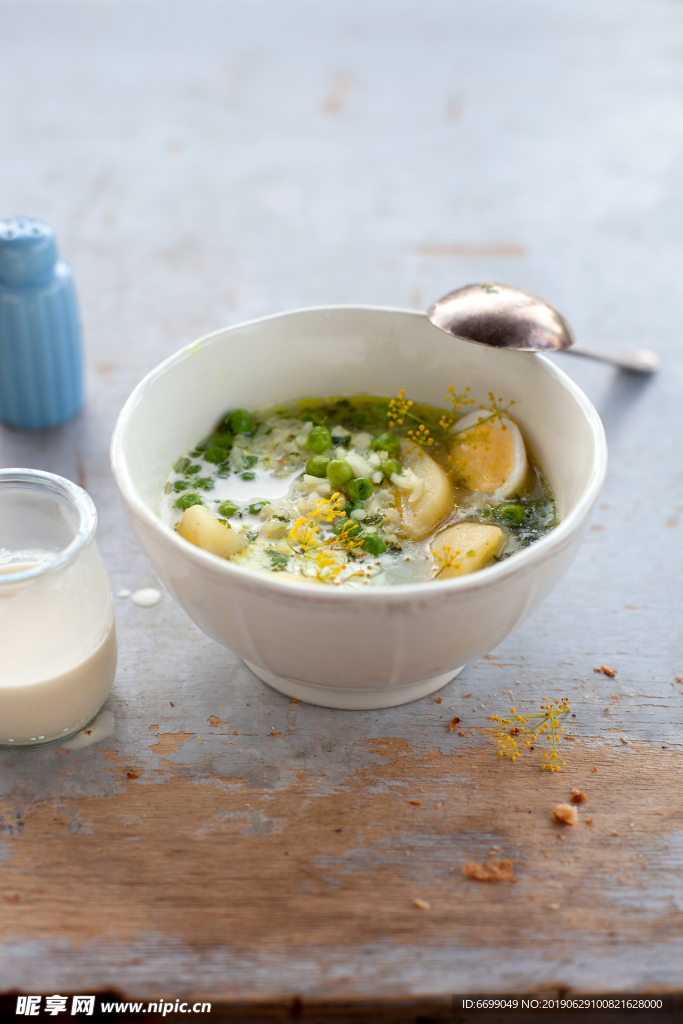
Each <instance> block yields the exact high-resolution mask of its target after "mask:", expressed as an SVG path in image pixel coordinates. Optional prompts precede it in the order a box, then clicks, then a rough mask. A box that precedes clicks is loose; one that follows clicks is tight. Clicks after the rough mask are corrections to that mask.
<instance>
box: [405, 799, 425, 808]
mask: <svg viewBox="0 0 683 1024" xmlns="http://www.w3.org/2000/svg"><path fill="white" fill-rule="evenodd" d="M408 803H409V804H414V805H415V806H416V807H419V806H420V805H421V803H422V801H421V800H409V801H408Z"/></svg>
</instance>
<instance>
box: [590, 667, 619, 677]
mask: <svg viewBox="0 0 683 1024" xmlns="http://www.w3.org/2000/svg"><path fill="white" fill-rule="evenodd" d="M593 671H594V672H602V674H603V675H605V676H609V677H610V679H613V678H614V676H615V675H616V674H617V670H616V669H615V668H608V667H607V665H601V666H600V668H594V669H593Z"/></svg>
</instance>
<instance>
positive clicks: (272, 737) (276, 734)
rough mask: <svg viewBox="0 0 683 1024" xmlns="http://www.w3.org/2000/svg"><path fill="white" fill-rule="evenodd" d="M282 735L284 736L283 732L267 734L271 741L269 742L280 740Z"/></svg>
mask: <svg viewBox="0 0 683 1024" xmlns="http://www.w3.org/2000/svg"><path fill="white" fill-rule="evenodd" d="M235 735H237V733H235ZM284 735H285V734H284V733H283V732H269V733H268V737H269V739H271V740H272V739H278V738H279V739H282V738H283V736H284Z"/></svg>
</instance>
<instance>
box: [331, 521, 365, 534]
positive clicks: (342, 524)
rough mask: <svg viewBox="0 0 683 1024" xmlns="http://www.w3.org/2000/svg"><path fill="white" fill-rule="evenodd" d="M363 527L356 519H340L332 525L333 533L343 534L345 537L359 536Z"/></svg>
mask: <svg viewBox="0 0 683 1024" xmlns="http://www.w3.org/2000/svg"><path fill="white" fill-rule="evenodd" d="M361 529H362V527H361V526H359V524H358V523H357V522H356V521H355V519H338V520H337V522H336V523H335V524H334V526H333V527H332V533H336V534H337V536H339V535H340V534H343V535H344V537H357V536H358V534H359V533H360V531H361Z"/></svg>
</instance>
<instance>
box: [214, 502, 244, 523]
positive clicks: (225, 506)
mask: <svg viewBox="0 0 683 1024" xmlns="http://www.w3.org/2000/svg"><path fill="white" fill-rule="evenodd" d="M239 510H240V507H239V505H236V504H235V502H234V501H224V502H223V503H222V504H220V505H219V506H218V511H219V512H220V514H221V515H222V516H225V517H226V519H232V517H233V516H234V515H237V513H238V512H239Z"/></svg>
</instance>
